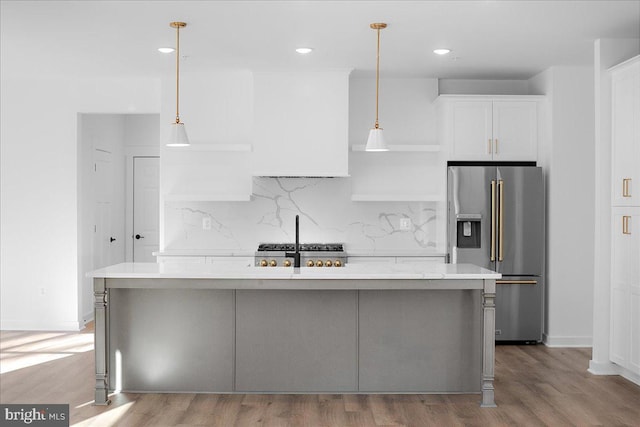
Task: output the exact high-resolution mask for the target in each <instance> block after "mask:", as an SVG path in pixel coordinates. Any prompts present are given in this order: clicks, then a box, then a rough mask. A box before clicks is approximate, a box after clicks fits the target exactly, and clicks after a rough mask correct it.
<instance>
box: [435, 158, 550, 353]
mask: <svg viewBox="0 0 640 427" xmlns="http://www.w3.org/2000/svg"><path fill="white" fill-rule="evenodd" d="M447 185H448V198H447V203H448V229H447V230H448V231H447V232H448V236H447V237H448V246H449V248H448V249H449V257H450V261H451V262H452V263H471V264H476V265H479V266H481V267H485V268H488V269H491V270H495V271H497V272H499V273H502V279H501V280H499V281H497V286H496V341H498V342H499V341H519V342H529V343H532V342H540V341H541V340H542V322H543V320H542V312H543V295H544V280H543V279H544V277H543V274H544V235H545V230H544V183H543V176H542V169H541V168H539V167H535V166H502V165H491V166H485V165H482V166H480V165H478V166H466V165H465V166H460V165H458V166H449V168H448V180H447Z"/></svg>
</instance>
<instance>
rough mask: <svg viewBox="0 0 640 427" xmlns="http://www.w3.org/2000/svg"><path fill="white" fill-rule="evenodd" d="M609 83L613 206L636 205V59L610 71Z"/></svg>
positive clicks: (639, 173)
mask: <svg viewBox="0 0 640 427" xmlns="http://www.w3.org/2000/svg"><path fill="white" fill-rule="evenodd" d="M611 80H612V81H611V90H612V96H613V99H612V112H613V114H612V117H611V141H612V150H613V151H612V158H613V176H612V184H613V188H612V191H613V204H614V205H616V206H640V59H639V57H636V58H634V59H633V60H630V61H627V62H624V63H623V64H620V65H618V66H617V67H615V68H614V69H612V75H611ZM634 187H635V188H634Z"/></svg>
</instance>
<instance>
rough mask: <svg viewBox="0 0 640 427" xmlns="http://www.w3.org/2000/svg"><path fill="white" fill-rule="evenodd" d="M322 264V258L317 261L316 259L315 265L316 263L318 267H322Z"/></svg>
mask: <svg viewBox="0 0 640 427" xmlns="http://www.w3.org/2000/svg"><path fill="white" fill-rule="evenodd" d="M323 264H324V263H323V262H322V260H321V259H319V260H318V261H316V265H317V266H318V267H322V265H323Z"/></svg>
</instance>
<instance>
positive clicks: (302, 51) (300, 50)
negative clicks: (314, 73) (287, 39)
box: [296, 47, 313, 55]
mask: <svg viewBox="0 0 640 427" xmlns="http://www.w3.org/2000/svg"><path fill="white" fill-rule="evenodd" d="M312 50H313V49H312V48H310V47H299V48H297V49H296V52H298V53H299V54H301V55H306V54H307V53H310V52H311V51H312Z"/></svg>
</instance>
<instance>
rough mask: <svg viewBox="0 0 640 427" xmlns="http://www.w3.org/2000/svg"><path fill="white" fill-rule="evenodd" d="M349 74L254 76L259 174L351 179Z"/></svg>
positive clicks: (256, 171) (255, 157)
mask: <svg viewBox="0 0 640 427" xmlns="http://www.w3.org/2000/svg"><path fill="white" fill-rule="evenodd" d="M349 74H350V70H336V71H307V72H301V71H261V72H255V73H254V75H253V90H254V105H253V108H254V123H253V129H254V136H253V148H254V152H253V175H255V176H348V174H349V171H348V168H349V142H348V138H349Z"/></svg>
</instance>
